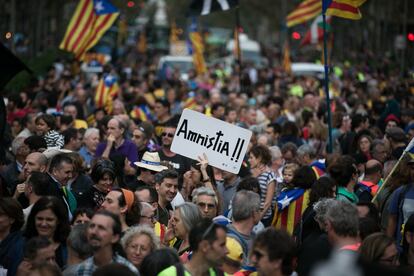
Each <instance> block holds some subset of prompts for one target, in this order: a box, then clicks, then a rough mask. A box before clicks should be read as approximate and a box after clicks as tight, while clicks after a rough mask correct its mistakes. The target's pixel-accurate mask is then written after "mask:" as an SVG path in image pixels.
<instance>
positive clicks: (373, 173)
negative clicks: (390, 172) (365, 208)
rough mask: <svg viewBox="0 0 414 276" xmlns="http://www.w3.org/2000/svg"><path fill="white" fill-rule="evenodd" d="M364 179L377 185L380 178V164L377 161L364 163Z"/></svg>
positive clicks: (372, 160)
mask: <svg viewBox="0 0 414 276" xmlns="http://www.w3.org/2000/svg"><path fill="white" fill-rule="evenodd" d="M365 177H366V178H369V179H370V180H371V181H372V182H374V183H377V182H378V181H379V180H380V179H381V177H382V164H381V162H379V161H378V160H375V159H371V160H369V161H368V162H367V163H365Z"/></svg>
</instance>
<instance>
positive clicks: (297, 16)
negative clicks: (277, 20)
mask: <svg viewBox="0 0 414 276" xmlns="http://www.w3.org/2000/svg"><path fill="white" fill-rule="evenodd" d="M321 12H322V1H321V0H305V1H303V2H302V3H300V5H299V6H298V7H297V8H296V9H295V10H294V11H292V12H291V13H289V14H288V16H287V17H286V25H287V26H288V27H292V26H295V25H298V24H301V23H304V22H306V21H308V20H311V19H312V18H315V17H316V16H318V15H319V14H321Z"/></svg>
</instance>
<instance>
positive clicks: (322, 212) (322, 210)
mask: <svg viewBox="0 0 414 276" xmlns="http://www.w3.org/2000/svg"><path fill="white" fill-rule="evenodd" d="M335 202H336V200H335V199H332V198H322V199H321V200H319V201H318V202H316V203H315V204H314V205H313V210H314V211H315V220H316V221H317V222H319V223H320V224H321V225H325V223H326V212H327V211H328V208H329V207H330V206H332V205H333V204H335Z"/></svg>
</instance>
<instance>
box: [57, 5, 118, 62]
mask: <svg viewBox="0 0 414 276" xmlns="http://www.w3.org/2000/svg"><path fill="white" fill-rule="evenodd" d="M118 15H119V11H118V9H117V8H116V7H115V6H113V5H112V4H111V3H110V2H109V0H80V1H79V4H78V6H77V7H76V10H75V14H74V15H73V16H72V19H71V20H70V23H69V25H68V28H67V29H66V34H65V37H64V38H63V40H62V42H61V43H60V45H59V48H60V49H62V50H66V51H68V52H72V53H74V54H75V58H76V59H77V60H81V61H82V60H83V59H84V57H85V53H86V52H87V51H88V50H89V49H90V48H92V47H93V46H94V45H95V44H96V43H97V42H98V41H99V39H101V37H102V36H103V35H104V33H105V32H106V31H107V30H108V29H109V28H110V27H111V26H112V24H113V23H114V22H115V20H116V19H117V17H118Z"/></svg>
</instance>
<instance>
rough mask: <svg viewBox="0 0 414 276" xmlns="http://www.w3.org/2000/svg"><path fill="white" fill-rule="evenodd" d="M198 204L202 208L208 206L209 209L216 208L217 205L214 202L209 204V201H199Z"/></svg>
mask: <svg viewBox="0 0 414 276" xmlns="http://www.w3.org/2000/svg"><path fill="white" fill-rule="evenodd" d="M197 205H198V206H199V207H200V208H202V209H205V208H206V207H207V209H214V208H216V205H214V204H208V203H204V202H199V203H197Z"/></svg>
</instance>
